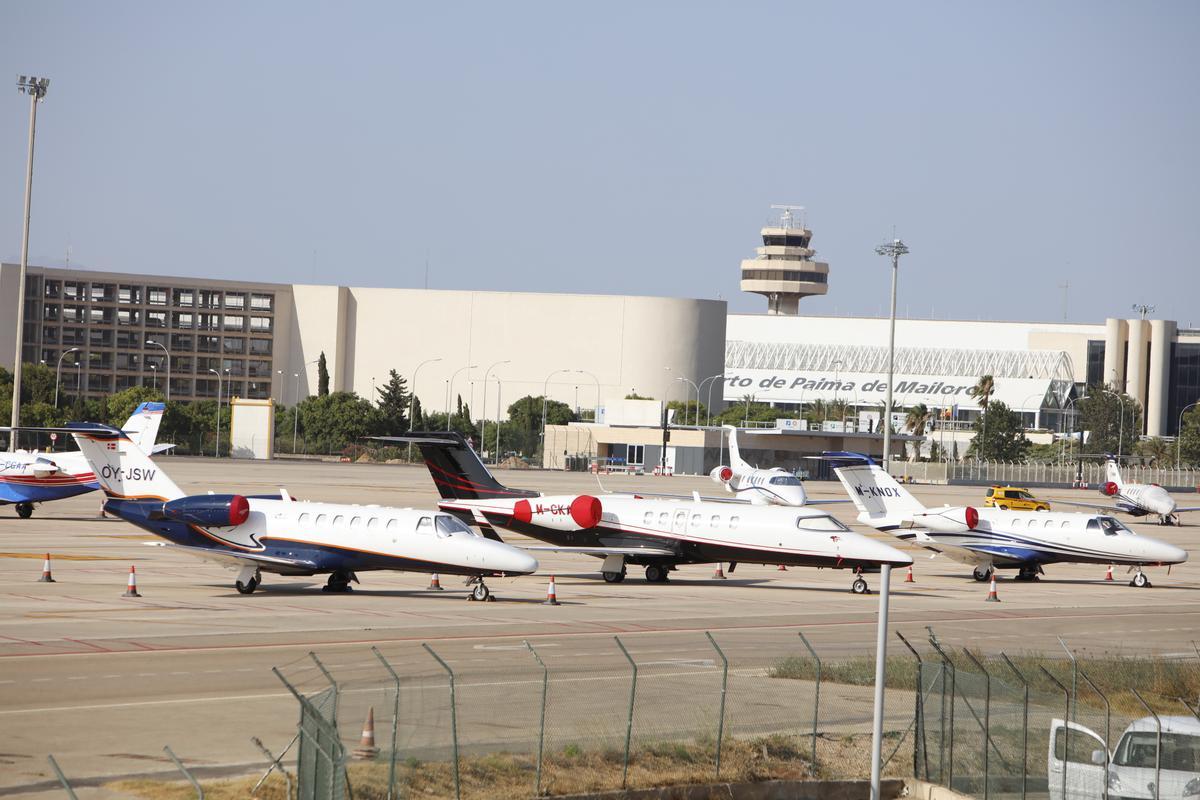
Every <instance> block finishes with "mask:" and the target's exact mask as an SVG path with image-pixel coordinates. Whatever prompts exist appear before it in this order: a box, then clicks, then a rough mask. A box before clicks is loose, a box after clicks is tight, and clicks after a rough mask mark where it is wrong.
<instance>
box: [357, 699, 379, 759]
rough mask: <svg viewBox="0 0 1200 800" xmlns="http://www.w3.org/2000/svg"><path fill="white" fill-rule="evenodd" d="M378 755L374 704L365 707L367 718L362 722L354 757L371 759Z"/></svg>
mask: <svg viewBox="0 0 1200 800" xmlns="http://www.w3.org/2000/svg"><path fill="white" fill-rule="evenodd" d="M377 755H379V748H378V747H376V746H375V706H371V707H370V708H368V709H367V720H366V722H364V723H363V729H362V739H361V740H360V741H359V743H358V747H356V748H354V757H355V758H356V759H358V760H359V761H373V760H374V759H375V757H376V756H377Z"/></svg>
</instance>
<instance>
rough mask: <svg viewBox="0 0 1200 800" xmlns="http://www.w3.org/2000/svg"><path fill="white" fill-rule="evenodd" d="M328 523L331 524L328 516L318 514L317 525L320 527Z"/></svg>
mask: <svg viewBox="0 0 1200 800" xmlns="http://www.w3.org/2000/svg"><path fill="white" fill-rule="evenodd" d="M327 522H329V517H328V515H326V514H317V524H318V525H324V524H325V523H327Z"/></svg>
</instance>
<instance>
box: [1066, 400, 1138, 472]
mask: <svg viewBox="0 0 1200 800" xmlns="http://www.w3.org/2000/svg"><path fill="white" fill-rule="evenodd" d="M1075 405H1076V406H1077V407H1078V408H1079V423H1080V426H1081V427H1082V428H1083V430H1085V431H1087V432H1088V447H1087V452H1089V453H1092V454H1094V455H1097V456H1101V457H1102V456H1104V454H1106V453H1121V454H1124V453H1132V452H1133V451H1134V447H1135V445H1136V444H1137V440H1138V426H1139V422H1140V421H1141V419H1142V409H1141V406H1140V405H1139V404H1138V401H1137V400H1135V399H1134V398H1132V397H1130V396H1129V395H1125V394H1114V393H1113V392H1110V391H1108V390H1107V389H1104V388H1100V387H1093V388H1090V389H1089V390H1088V394H1087V397H1084V398H1083V399H1081V400H1079V401H1077V402H1076V403H1075Z"/></svg>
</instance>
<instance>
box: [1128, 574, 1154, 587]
mask: <svg viewBox="0 0 1200 800" xmlns="http://www.w3.org/2000/svg"><path fill="white" fill-rule="evenodd" d="M1129 585H1130V586H1136V587H1137V588H1139V589H1148V588H1149V587H1150V579H1149V578H1147V577H1146V573H1144V572H1138V573H1136V574H1135V575H1134V576H1133V580H1131V581H1130V582H1129Z"/></svg>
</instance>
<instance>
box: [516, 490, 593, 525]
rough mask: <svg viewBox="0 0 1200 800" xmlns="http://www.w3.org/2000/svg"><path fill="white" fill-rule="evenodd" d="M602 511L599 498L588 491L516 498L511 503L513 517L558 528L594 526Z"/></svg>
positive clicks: (521, 520)
mask: <svg viewBox="0 0 1200 800" xmlns="http://www.w3.org/2000/svg"><path fill="white" fill-rule="evenodd" d="M602 513H603V507H602V506H601V504H600V500H599V499H597V498H595V497H592V496H591V495H590V494H581V495H566V496H561V497H534V498H530V499H529V500H518V501H517V502H516V504H515V505H514V506H513V519H515V520H516V521H517V522H527V523H529V524H531V525H537V526H538V527H540V528H553V529H554V530H558V531H578V530H584V529H586V528H594V527H596V525H597V524H598V523H599V522H600V516H601V514H602Z"/></svg>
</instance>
